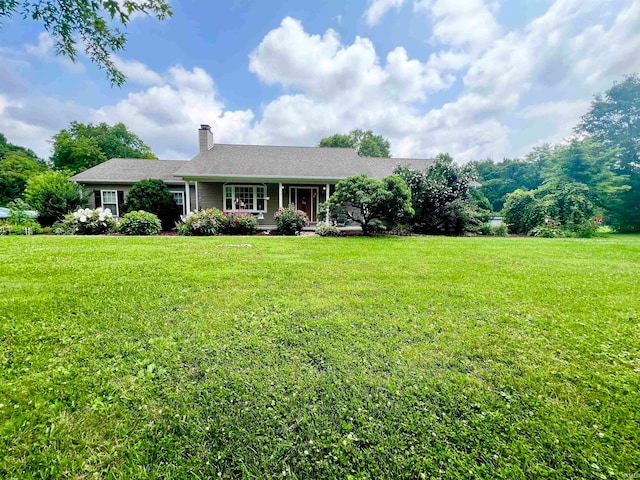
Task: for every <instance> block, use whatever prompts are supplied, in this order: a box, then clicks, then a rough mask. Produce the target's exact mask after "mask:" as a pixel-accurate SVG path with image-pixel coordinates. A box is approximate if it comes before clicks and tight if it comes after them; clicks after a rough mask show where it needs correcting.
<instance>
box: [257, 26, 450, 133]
mask: <svg viewBox="0 0 640 480" xmlns="http://www.w3.org/2000/svg"><path fill="white" fill-rule="evenodd" d="M249 69H250V70H251V71H252V72H254V73H255V74H256V75H257V76H258V77H259V78H260V79H261V80H262V81H263V82H265V83H267V84H279V85H282V86H283V87H284V88H286V89H288V90H293V91H295V93H289V94H286V95H283V96H281V97H279V98H277V99H276V100H274V101H273V102H271V103H269V104H268V105H267V106H266V107H265V109H264V111H263V115H262V119H261V120H260V121H259V122H258V123H257V124H256V125H255V126H254V129H253V131H252V137H253V138H255V139H258V140H262V141H267V142H277V141H280V140H287V141H289V142H294V143H297V144H310V143H311V144H313V143H317V142H318V140H319V139H320V137H321V136H322V135H324V134H328V133H333V132H335V131H342V130H345V128H347V129H348V128H359V127H366V128H374V129H376V128H384V129H385V130H387V128H386V127H390V128H394V129H397V130H404V129H405V125H403V123H402V120H403V119H404V118H406V119H409V118H408V117H409V116H411V115H412V114H413V112H414V109H415V107H414V105H415V104H421V103H422V102H424V101H425V100H426V99H427V97H428V95H430V94H432V93H435V92H438V91H441V90H443V89H446V88H448V87H449V86H450V85H451V83H452V82H453V81H454V78H453V77H452V76H449V75H441V74H440V73H439V72H438V71H437V70H435V69H433V68H431V67H429V66H428V65H427V64H426V63H423V62H420V61H418V60H416V59H410V58H409V56H408V54H407V51H406V50H405V49H404V48H402V47H397V48H395V49H394V50H392V51H391V52H389V53H388V54H387V56H386V59H385V61H380V59H379V57H378V55H377V53H376V50H375V47H374V45H373V43H372V42H371V41H370V40H369V39H366V38H361V37H356V39H355V40H354V42H353V43H352V44H350V45H345V44H343V43H342V42H341V40H340V38H339V36H338V34H337V33H336V32H335V31H333V30H328V31H327V32H325V33H324V34H323V35H317V34H310V33H307V32H306V31H305V30H304V27H303V25H302V24H301V23H300V22H299V21H297V20H295V19H293V18H285V19H284V20H283V21H282V23H281V25H280V26H279V27H278V28H276V29H274V30H272V31H271V32H269V33H268V34H267V35H266V36H265V38H264V39H263V41H262V42H261V43H260V45H259V46H258V47H257V48H256V49H255V50H254V51H253V52H252V54H251V56H250V61H249ZM394 116H395V117H396V118H397V121H396V122H394V121H393V118H392V117H394ZM288 119H291V122H289V121H288Z"/></svg>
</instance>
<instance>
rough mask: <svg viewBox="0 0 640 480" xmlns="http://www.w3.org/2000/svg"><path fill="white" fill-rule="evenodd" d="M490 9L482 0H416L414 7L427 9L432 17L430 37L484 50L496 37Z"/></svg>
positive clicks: (497, 31)
mask: <svg viewBox="0 0 640 480" xmlns="http://www.w3.org/2000/svg"><path fill="white" fill-rule="evenodd" d="M495 8H496V7H495V5H494V7H493V9H492V8H491V7H490V6H488V5H487V4H485V2H484V1H483V0H456V1H455V2H451V1H449V0H417V1H416V2H415V3H414V10H416V11H426V12H428V13H429V14H430V15H431V17H432V18H433V19H434V22H433V38H434V40H435V41H437V42H438V43H441V44H445V45H452V46H462V45H465V46H469V47H471V48H472V49H474V50H477V49H483V48H485V47H486V46H488V45H489V44H491V42H493V40H494V39H495V38H496V37H497V36H498V33H499V30H500V29H499V27H498V23H497V21H496V19H495V18H494V16H493V12H492V10H494V11H495Z"/></svg>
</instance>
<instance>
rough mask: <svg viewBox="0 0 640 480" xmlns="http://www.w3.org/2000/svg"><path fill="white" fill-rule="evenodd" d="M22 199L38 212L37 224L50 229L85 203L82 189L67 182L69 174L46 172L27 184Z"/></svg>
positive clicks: (32, 178) (31, 179)
mask: <svg viewBox="0 0 640 480" xmlns="http://www.w3.org/2000/svg"><path fill="white" fill-rule="evenodd" d="M24 198H25V200H26V201H27V202H28V203H29V205H30V206H31V208H33V209H34V210H37V212H38V223H39V224H40V225H42V226H43V227H50V226H51V225H53V224H54V223H55V222H58V221H61V220H62V219H63V218H64V216H65V215H66V214H67V213H69V212H72V211H74V210H75V209H77V208H79V207H84V206H85V205H86V204H87V202H86V198H85V197H84V194H83V192H82V188H81V187H80V185H78V184H77V183H75V182H71V181H69V172H55V171H46V172H43V173H41V174H39V175H36V176H34V177H31V178H30V179H29V181H28V182H27V188H26V189H25V191H24Z"/></svg>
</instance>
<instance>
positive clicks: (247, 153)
mask: <svg viewBox="0 0 640 480" xmlns="http://www.w3.org/2000/svg"><path fill="white" fill-rule="evenodd" d="M432 163H433V160H419V159H415V158H367V157H359V156H358V154H357V153H356V152H355V150H353V149H351V148H321V147H272V146H266V145H224V144H220V145H215V146H214V147H213V148H212V149H211V150H208V151H206V152H200V153H199V154H198V155H196V157H194V158H193V160H191V161H184V160H144V159H137V158H112V159H111V160H108V161H106V162H104V163H101V164H100V165H97V166H95V167H93V168H90V169H88V170H85V171H84V172H80V173H78V174H76V175H74V176H73V177H71V179H72V180H75V181H77V182H80V183H133V182H137V181H139V180H144V179H146V178H159V179H161V180H164V181H165V182H169V183H170V182H182V181H183V179H182V177H185V178H187V179H207V178H210V179H212V180H214V179H263V180H267V179H271V180H273V181H277V180H282V181H287V180H309V181H332V180H340V179H343V178H347V177H349V176H351V175H358V174H361V173H364V174H366V175H369V176H371V177H373V178H383V177H386V176H387V175H390V174H391V173H392V172H393V170H394V169H395V168H396V167H397V166H398V165H403V166H407V167H410V168H414V169H420V170H422V169H425V168H426V167H428V166H429V165H431V164H432Z"/></svg>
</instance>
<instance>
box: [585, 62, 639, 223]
mask: <svg viewBox="0 0 640 480" xmlns="http://www.w3.org/2000/svg"><path fill="white" fill-rule="evenodd" d="M576 132H577V133H579V134H586V135H590V136H591V137H593V138H594V139H595V140H597V141H598V142H599V143H601V144H602V145H604V146H606V147H610V148H617V149H619V156H618V158H617V160H616V162H615V164H614V165H613V167H612V169H613V170H614V171H616V172H617V173H619V174H622V175H627V176H628V181H627V183H628V185H629V187H630V188H629V189H628V190H627V191H625V192H623V193H621V194H620V196H619V198H620V208H619V209H618V210H617V211H616V212H615V213H614V215H613V223H614V226H615V227H616V228H618V229H619V230H621V231H640V76H639V75H638V74H637V73H634V74H633V75H628V76H626V77H625V79H624V80H623V81H622V82H619V83H615V84H614V85H613V86H612V87H611V88H610V89H609V90H607V91H606V92H605V93H604V94H599V95H596V96H595V98H594V100H593V102H591V107H590V108H589V111H588V112H587V114H586V115H584V116H583V117H582V121H581V122H580V123H579V124H578V126H577V127H576Z"/></svg>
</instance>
